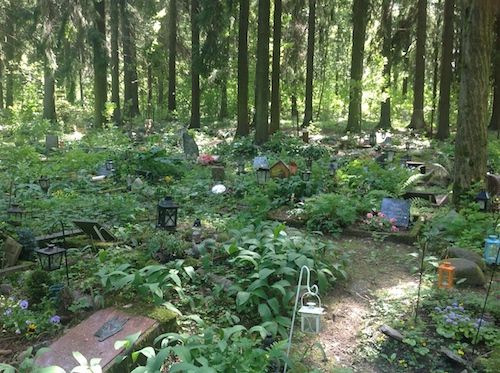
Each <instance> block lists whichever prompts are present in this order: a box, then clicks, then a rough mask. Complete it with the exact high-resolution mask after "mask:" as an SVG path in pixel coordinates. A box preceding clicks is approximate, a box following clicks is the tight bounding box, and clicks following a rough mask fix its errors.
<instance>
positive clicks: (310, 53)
mask: <svg viewBox="0 0 500 373" xmlns="http://www.w3.org/2000/svg"><path fill="white" fill-rule="evenodd" d="M307 24H308V31H307V69H306V96H305V108H304V121H303V122H302V127H307V126H308V125H309V123H311V122H312V119H313V118H312V113H313V108H312V99H313V76H314V34H315V26H316V0H309V18H308V22H307Z"/></svg>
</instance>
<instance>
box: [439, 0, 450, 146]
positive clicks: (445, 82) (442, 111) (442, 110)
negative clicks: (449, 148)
mask: <svg viewBox="0 0 500 373" xmlns="http://www.w3.org/2000/svg"><path fill="white" fill-rule="evenodd" d="M454 8H455V0H445V2H444V20H443V39H442V49H441V80H440V82H439V103H438V128H437V133H436V139H437V140H444V139H447V138H448V137H450V92H451V81H452V65H451V62H452V59H453V18H454V13H455V12H454Z"/></svg>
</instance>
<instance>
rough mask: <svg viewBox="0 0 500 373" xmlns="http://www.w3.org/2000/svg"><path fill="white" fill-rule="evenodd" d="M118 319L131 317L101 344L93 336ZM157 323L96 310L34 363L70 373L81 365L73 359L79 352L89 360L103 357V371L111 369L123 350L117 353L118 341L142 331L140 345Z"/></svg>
mask: <svg viewBox="0 0 500 373" xmlns="http://www.w3.org/2000/svg"><path fill="white" fill-rule="evenodd" d="M115 317H118V318H119V319H120V320H122V319H125V318H127V317H129V318H130V319H129V320H128V321H127V323H125V324H124V327H123V329H122V330H121V331H119V332H118V333H116V334H114V335H113V336H111V337H109V338H107V339H105V340H104V341H102V342H99V338H98V337H96V336H94V333H95V332H96V331H97V330H98V329H99V328H100V327H101V326H102V325H103V324H104V323H105V322H107V321H109V320H112V319H113V318H115ZM157 326H158V323H157V322H156V321H155V320H153V319H150V318H147V317H143V316H134V315H131V314H128V313H126V312H123V311H120V310H117V309H116V308H106V309H103V310H100V311H97V312H96V313H94V314H93V315H92V316H90V317H89V318H88V319H87V320H85V321H83V322H81V323H80V324H78V325H77V326H76V327H74V328H73V329H71V330H70V331H69V332H68V333H66V334H65V335H64V336H63V337H61V338H60V339H59V340H57V341H56V342H54V343H53V344H52V345H51V346H50V347H49V349H50V350H49V351H48V352H46V353H44V354H42V355H41V356H40V357H38V358H37V359H36V360H35V364H38V365H39V366H41V367H49V366H53V365H56V366H59V367H61V368H63V369H64V370H65V371H66V372H70V371H71V370H72V369H73V368H74V367H76V366H78V365H79V364H78V362H77V361H76V360H75V358H74V357H73V351H77V352H80V353H81V354H82V355H83V356H85V358H86V359H87V361H90V359H92V358H100V359H101V361H100V365H101V367H103V371H105V370H107V369H109V368H110V367H111V366H112V365H113V363H114V359H115V358H116V357H117V356H118V355H120V353H121V352H122V351H123V349H124V348H123V347H122V348H120V349H119V350H115V346H114V345H115V342H116V341H122V340H125V337H127V336H128V335H131V334H134V333H137V332H139V331H140V332H141V337H139V339H138V340H137V341H136V343H139V342H140V340H141V339H142V337H143V336H145V335H146V334H147V333H146V332H147V331H148V330H149V329H150V328H154V327H157Z"/></svg>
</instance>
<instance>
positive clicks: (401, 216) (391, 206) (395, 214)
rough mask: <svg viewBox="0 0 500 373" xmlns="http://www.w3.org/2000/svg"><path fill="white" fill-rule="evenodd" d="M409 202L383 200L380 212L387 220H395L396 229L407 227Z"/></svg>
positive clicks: (391, 199) (390, 199)
mask: <svg viewBox="0 0 500 373" xmlns="http://www.w3.org/2000/svg"><path fill="white" fill-rule="evenodd" d="M410 205H411V202H410V201H405V200H401V199H393V198H384V199H383V200H382V209H381V211H382V212H383V213H384V214H385V217H386V218H387V219H396V221H395V222H394V225H395V226H396V227H408V224H409V222H410Z"/></svg>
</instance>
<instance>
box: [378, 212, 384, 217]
mask: <svg viewBox="0 0 500 373" xmlns="http://www.w3.org/2000/svg"><path fill="white" fill-rule="evenodd" d="M377 215H378V216H380V217H381V218H385V214H384V213H383V212H379V213H378V214H377Z"/></svg>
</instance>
